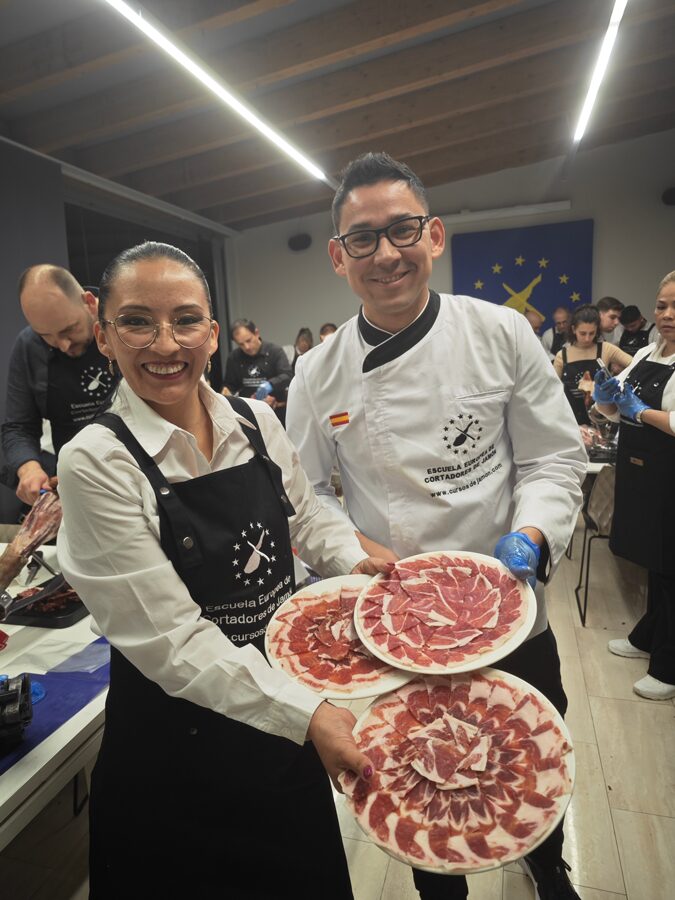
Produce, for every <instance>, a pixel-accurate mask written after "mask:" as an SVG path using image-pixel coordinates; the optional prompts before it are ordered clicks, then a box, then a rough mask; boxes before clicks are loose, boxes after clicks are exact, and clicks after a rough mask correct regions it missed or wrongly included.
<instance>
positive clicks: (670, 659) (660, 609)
mask: <svg viewBox="0 0 675 900" xmlns="http://www.w3.org/2000/svg"><path fill="white" fill-rule="evenodd" d="M654 321H655V323H656V329H657V332H658V335H657V338H656V341H655V342H654V343H652V344H649V345H648V346H647V347H643V348H641V349H639V350H638V351H637V353H636V354H635V356H634V358H633V363H632V365H630V366H629V367H628V368H627V369H626V370H625V372H622V373H621V375H620V377H619V381H620V382H621V384H620V387H622V390H620V391H617V392H616V393H615V394H614V395H612V396H606V395H605V394H601V395H599V396H598V397H596V409H597V411H598V412H599V413H601V414H602V415H604V416H606V417H607V418H608V419H611V420H613V421H617V420H619V417H620V419H621V424H620V426H619V445H618V449H617V460H616V487H615V492H614V515H613V517H612V530H611V534H610V539H609V546H610V548H611V550H612V551H613V552H614V553H616V555H617V556H621V557H623V558H624V559H628V560H630V561H631V562H633V563H636V564H637V565H639V566H643V567H644V568H645V569H647V571H648V580H647V612H646V613H645V615H644V616H643V617H642V618H641V619H640V621H639V622H638V623H637V625H636V626H635V628H633V630H632V631H631V632H630V634H629V635H628V637H627V638H615V639H614V640H611V641H610V642H609V648H608V649H609V650H610V652H611V653H614V654H616V655H617V656H627V657H632V658H638V659H649V666H648V669H647V675H645V676H644V677H643V678H640V679H639V680H638V681H636V682H635V684H634V685H633V690H634V691H635V693H636V694H638V695H639V696H641V697H646V698H647V699H649V700H669V699H671V698H673V697H675V554H674V553H673V547H675V524H674V523H675V518H674V517H673V509H675V467H674V466H673V460H674V459H675V272H670V274H668V275H666V277H665V278H664V279H663V280H662V282H661V284H660V285H659V289H658V292H657V299H656V310H655V312H654Z"/></svg>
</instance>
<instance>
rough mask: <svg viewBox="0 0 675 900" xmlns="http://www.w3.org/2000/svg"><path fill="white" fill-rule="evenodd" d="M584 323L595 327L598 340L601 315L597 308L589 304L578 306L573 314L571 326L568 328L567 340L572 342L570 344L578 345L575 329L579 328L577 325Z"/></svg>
mask: <svg viewBox="0 0 675 900" xmlns="http://www.w3.org/2000/svg"><path fill="white" fill-rule="evenodd" d="M582 322H583V323H584V324H588V325H595V327H596V335H595V336H596V338H597V336H598V331H599V330H600V313H599V312H598V311H597V309H596V308H595V306H591V304H590V303H587V304H585V305H584V306H578V307H577V308H576V309H575V310H574V313H573V314H572V318H571V319H570V324H569V325H568V328H567V340H568V341H569V342H570V344H576V342H577V339H576V336H575V334H574V329H575V328H576V327H577V325H581V323H582Z"/></svg>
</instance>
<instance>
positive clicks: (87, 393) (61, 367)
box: [47, 341, 118, 456]
mask: <svg viewBox="0 0 675 900" xmlns="http://www.w3.org/2000/svg"><path fill="white" fill-rule="evenodd" d="M117 381H118V376H116V375H111V374H110V372H109V371H108V369H107V360H106V358H105V357H104V356H103V355H102V354H101V353H100V351H99V349H98V345H97V344H96V341H92V342H91V344H89V346H88V347H87V349H86V351H85V352H84V353H83V354H82V356H75V357H73V356H67V355H66V354H65V353H61V351H60V350H54V349H52V352H51V353H50V355H49V362H48V364H47V419H49V421H50V423H51V426H52V441H53V444H54V451H55V453H56V455H57V456H58V455H59V451H60V450H61V447H63V445H64V444H67V443H68V441H69V440H70V439H71V438H72V437H74V436H75V435H76V434H77V432H78V431H79V430H80V429H81V428H84V426H85V425H87V424H88V423H89V422H90V421H91V420H92V419H93V418H94V416H95V415H96V414H97V412H99V411H100V410H101V409H102V408H105V404H106V401H107V400H109V398H110V395H111V393H112V391H113V389H114V387H115V386H116V384H117Z"/></svg>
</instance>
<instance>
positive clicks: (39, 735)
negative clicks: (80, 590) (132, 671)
mask: <svg viewBox="0 0 675 900" xmlns="http://www.w3.org/2000/svg"><path fill="white" fill-rule="evenodd" d="M102 643H107V641H106V640H105V638H99V640H97V641H94V642H93V644H90V645H89V646H90V647H91V648H92V649H91V651H90V650H89V648H88V647H87V648H85V649H84V650H81V651H79V652H78V653H74V654H73V656H72V657H69V659H68V660H65V661H64V662H62V663H59V665H58V666H55V667H54V669H52V670H51V671H50V672H47V673H46V674H45V675H33V674H32V673H31V678H36V679H37V680H38V681H39V682H40V684H42V685H43V687H44V688H45V689H46V692H47V693H46V696H45V698H44V700H43V701H42V702H41V703H39V704H38V705H37V706H35V707H34V708H33V721H32V722H31V723H30V725H28V726H27V727H26V730H25V731H24V736H23V740H22V741H21V743H20V744H19V745H18V746H17V747H15V748H14V749H13V750H12V751H11V752H9V753H7V754H5V755H4V756H2V757H0V775H2V774H3V773H4V772H6V771H7V770H8V769H9V768H11V767H12V766H13V765H14V763H16V762H17V761H18V760H20V759H21V758H22V757H24V756H25V755H26V754H27V753H30V751H31V750H33V749H34V748H35V747H37V745H38V744H40V743H41V742H42V741H44V739H45V738H47V737H49V735H50V734H52V732H54V731H56V729H57V728H60V727H61V725H63V724H64V723H65V722H67V721H68V719H70V718H72V716H74V715H75V713H77V712H79V711H80V710H81V709H83V708H84V707H85V706H86V705H87V704H88V703H90V702H91V701H92V700H93V699H94V697H96V696H98V694H100V693H101V691H103V690H105V688H107V686H108V681H109V679H110V663H109V662H107V663H104V664H103V665H100V666H99V667H98V668H97V669H95V670H94V671H93V672H88V671H82V669H81V666H82V660H83V654H84V658H86V657H87V654H88V653H89V656H90V657H91V655H92V654H96V655H98V654H100V653H101V649H102V648H101V647H100V645H101V644H102ZM96 645H99V646H96ZM69 665H72V666H73V667H74V668H75V669H76V671H69Z"/></svg>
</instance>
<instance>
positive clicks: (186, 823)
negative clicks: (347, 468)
mask: <svg viewBox="0 0 675 900" xmlns="http://www.w3.org/2000/svg"><path fill="white" fill-rule="evenodd" d="M228 400H229V401H230V403H231V404H232V406H233V408H234V409H235V410H236V411H237V412H239V413H240V414H241V415H244V416H246V418H247V419H249V420H250V421H252V422H253V423H255V417H254V416H253V414H252V412H251V409H250V407H249V406H248V404H246V403H245V402H244V401H243V400H240V399H239V398H231V397H228ZM97 421H98V422H101V423H102V424H105V425H106V426H107V427H109V428H111V429H112V430H113V431H114V432H115V434H116V435H117V437H118V438H119V439H120V440H121V442H122V443H123V444H124V445H125V446H126V447H127V449H128V450H129V451H130V453H131V454H132V455H133V456H134V458H135V459H136V461H137V462H138V464H139V466H140V467H141V470H142V471H143V473H144V474H145V475H146V476H147V478H148V479H149V481H150V483H151V484H152V486H153V488H154V490H155V494H156V497H157V504H158V511H159V517H160V538H161V544H162V549H163V550H164V551H165V553H166V554H167V556H168V557H169V559H170V560H171V561H172V563H173V565H174V567H175V569H176V571H177V573H178V575H179V576H180V577H181V579H182V580H183V581H184V583H185V584H186V586H187V588H188V589H189V591H190V594H191V596H192V598H193V600H194V601H195V602H196V603H198V604H199V606H200V607H201V609H202V614H203V615H204V616H205V617H206V618H209V619H211V620H212V621H214V622H216V623H217V624H218V625H219V627H220V628H221V630H222V631H223V633H224V634H226V635H227V636H228V637H229V638H230V640H232V641H233V642H234V643H235V644H237V645H239V646H243V645H244V644H246V643H253V644H255V645H256V646H257V647H258V648H259V649H262V647H263V639H264V631H265V626H266V624H267V621H268V619H269V618H270V617H271V615H272V614H273V613H274V611H275V609H276V608H277V606H278V605H279V604H280V603H281V602H282V601H283V600H284V599H285V598H286V597H288V596H289V595H290V594H291V593H292V591H293V590H294V588H295V585H294V579H293V557H292V551H291V545H290V536H289V531H288V516H290V515H293V514H294V510H293V508H292V506H291V503H290V500H289V498H288V497H287V496H286V493H285V491H284V488H283V484H282V480H281V471H280V469H279V468H278V467H277V466H276V465H275V464H274V463H273V462H272V461H271V460H270V459H269V457H268V455H267V451H266V449H265V445H264V442H263V440H262V436H261V434H260V431H259V430H258V429H257V428H256V430H255V431H252V430H250V429H245V434H246V436H247V437H248V439H249V441H250V443H251V445H252V447H253V449H254V451H255V453H254V456H253V458H252V459H251V460H249V461H248V462H247V463H245V464H244V465H240V466H235V467H232V468H230V469H225V470H222V471H219V472H213V473H210V474H209V475H205V476H202V477H199V478H193V479H191V480H189V481H184V482H179V483H176V484H169V483H168V482H167V481H166V479H165V478H164V476H163V475H162V473H161V472H160V470H159V468H158V467H157V466H156V464H155V463H154V461H153V460H152V458H151V457H149V456H148V454H147V453H146V452H145V451H144V450H143V448H142V447H140V445H139V444H138V442H137V441H136V440H135V438H134V437H133V435H132V434H131V432H129V430H128V429H127V428H126V426H125V425H124V423H123V422H122V420H121V419H120V418H119V417H118V416H113V415H105V416H101V417H99V418H98V419H97ZM90 833H91V850H90V887H91V895H90V896H91V897H92V898H96V900H99V898H110V900H112V898H115V900H119V898H121V897H125V898H134V897H139V898H140V897H143V898H145V897H149V896H158V897H162V898H163V900H166V898H173V897H176V898H180V900H185V897H186V896H188V897H195V898H199V900H202V898H204V900H210V898H224V897H227V898H233V900H238V898H242V900H244V898H245V900H249V898H251V900H274V898H277V897H279V898H282V897H285V896H293V897H298V898H307V900H309V898H310V897H311V898H312V900H314V898H316V896H317V895H320V896H322V897H327V898H330V900H348V898H351V897H352V892H351V887H350V883H349V874H348V870H347V865H346V860H345V857H344V851H343V848H342V841H341V837H340V831H339V826H338V822H337V816H336V813H335V804H334V802H333V798H332V793H331V787H330V782H329V780H328V777H327V775H326V773H325V771H324V769H323V766H322V765H321V762H320V760H319V758H318V755H317V753H316V751H315V750H314V747H313V745H312V744H310V743H306V744H305V745H304V746H303V747H301V746H299V745H297V744H295V743H293V742H292V741H290V740H286V739H284V738H282V737H277V736H276V735H270V734H268V733H266V732H262V731H259V730H257V729H255V728H252V727H250V726H248V725H244V724H242V723H240V722H237V721H235V720H234V719H229V718H226V717H225V716H223V715H220V714H218V713H215V712H213V711H212V710H210V709H207V708H205V707H200V706H197V705H195V704H193V703H190V702H188V701H187V700H183V699H180V698H176V697H170V696H169V695H168V694H166V693H165V692H164V691H163V690H162V689H161V688H160V687H159V686H158V685H157V684H156V683H155V682H153V681H150V680H149V679H147V678H146V677H145V676H143V675H142V674H141V673H140V672H139V671H138V669H136V668H135V667H134V666H133V665H132V664H131V663H129V662H128V661H127V660H126V659H125V657H124V656H122V654H121V653H119V652H118V651H117V650H116V649H114V648H113V649H112V651H111V667H110V691H109V693H108V698H107V702H106V724H105V731H104V736H103V743H102V746H101V751H100V754H99V757H98V760H97V763H96V767H95V769H94V772H93V775H92V786H91V804H90ZM134 891H136V893H134Z"/></svg>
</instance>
